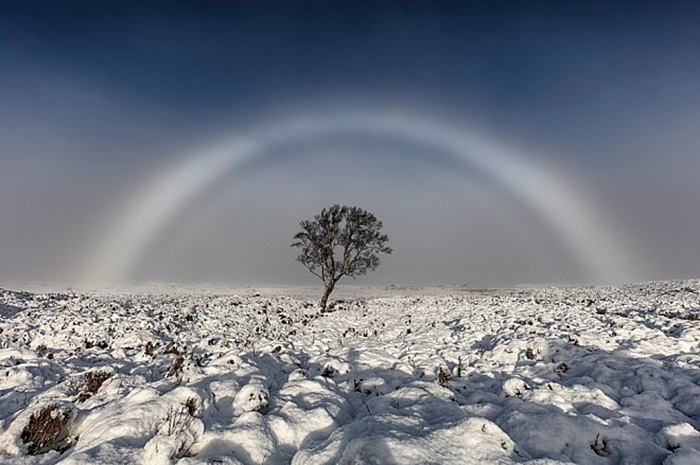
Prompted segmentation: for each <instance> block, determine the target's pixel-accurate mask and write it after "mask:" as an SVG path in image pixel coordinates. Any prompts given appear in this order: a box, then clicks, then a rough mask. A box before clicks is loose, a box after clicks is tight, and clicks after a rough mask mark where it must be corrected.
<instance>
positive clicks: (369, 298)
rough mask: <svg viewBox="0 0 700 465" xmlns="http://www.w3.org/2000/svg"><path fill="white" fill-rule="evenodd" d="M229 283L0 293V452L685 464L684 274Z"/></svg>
mask: <svg viewBox="0 0 700 465" xmlns="http://www.w3.org/2000/svg"><path fill="white" fill-rule="evenodd" d="M236 292H238V295H235V294H230V293H207V292H201V293H172V294H168V293H164V292H148V291H144V290H140V291H139V292H128V291H119V292H108V291H101V292H96V293H90V292H83V293H77V292H72V291H71V292H39V293H30V292H14V291H8V290H0V316H1V317H2V318H0V330H2V331H1V332H0V454H1V455H0V463H12V464H15V463H18V464H22V463H27V464H53V463H62V464H90V463H94V464H102V463H108V464H111V463H114V464H117V463H119V464H121V463H124V464H126V463H143V464H169V463H181V464H187V465H195V464H213V463H219V464H245V465H247V464H262V463H265V464H288V463H293V464H380V463H381V464H392V463H393V464H429V463H431V464H432V463H434V464H514V463H531V464H539V465H543V464H557V463H577V464H666V465H668V464H674V465H678V464H690V463H692V464H698V463H700V432H699V430H700V421H699V415H700V355H698V353H699V351H700V282H698V281H677V282H661V283H647V284H643V285H637V286H626V287H621V288H607V287H591V288H570V289H567V288H565V289H558V288H531V289H514V290H493V291H469V290H465V289H460V288H450V289H440V290H435V289H432V290H425V291H422V290H420V289H410V290H409V292H406V291H402V292H400V291H398V290H397V291H394V290H392V289H382V290H377V292H373V291H372V290H371V289H369V290H368V289H361V290H360V289H358V290H356V291H355V295H352V294H353V292H352V290H350V291H347V290H346V292H345V293H346V294H350V296H349V297H348V298H346V299H344V300H340V301H336V302H335V303H334V304H333V306H332V308H331V309H330V311H328V312H319V311H318V310H317V309H316V308H315V300H313V299H311V298H309V297H307V296H305V295H301V296H299V295H294V293H288V292H286V291H278V290H273V289H268V290H259V291H253V290H250V289H239V290H236ZM392 294H394V295H392ZM97 374H99V376H97ZM91 376H92V377H93V378H94V379H100V380H101V379H102V378H104V381H103V382H101V384H99V383H98V384H99V385H96V387H97V389H95V386H92V387H90V386H89V383H88V378H90V377H91ZM91 390H94V391H95V392H91ZM47 406H55V408H56V409H58V410H61V411H65V412H68V413H69V417H68V420H67V424H66V425H65V427H64V428H63V430H62V431H63V435H64V436H65V438H62V439H63V440H62V441H60V444H59V445H57V446H56V447H55V449H57V450H51V451H49V452H46V453H41V454H38V455H29V454H28V452H29V448H28V447H29V446H28V444H27V443H26V442H25V441H24V440H23V439H22V432H23V431H24V430H25V429H26V428H27V426H28V425H29V424H30V422H31V418H32V415H33V414H38V412H41V410H42V409H44V408H46V407H47ZM58 410H57V411H58Z"/></svg>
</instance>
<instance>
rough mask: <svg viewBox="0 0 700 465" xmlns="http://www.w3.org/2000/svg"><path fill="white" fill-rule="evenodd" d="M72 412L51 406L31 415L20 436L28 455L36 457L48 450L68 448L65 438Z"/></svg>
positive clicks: (54, 405)
mask: <svg viewBox="0 0 700 465" xmlns="http://www.w3.org/2000/svg"><path fill="white" fill-rule="evenodd" d="M72 416H73V411H72V410H71V409H67V408H61V407H59V406H58V405H56V404H51V405H48V406H46V407H44V408H43V409H41V410H39V411H38V412H35V413H32V416H31V417H29V423H27V426H25V427H24V429H23V430H22V433H21V434H20V439H21V440H22V442H23V443H25V444H26V445H27V452H29V454H30V455H38V454H43V453H45V452H48V451H50V450H59V451H64V450H66V449H67V448H68V447H69V444H68V442H67V441H66V437H67V436H68V425H69V424H70V421H71V418H72Z"/></svg>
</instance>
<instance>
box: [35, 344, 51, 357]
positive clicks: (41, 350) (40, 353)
mask: <svg viewBox="0 0 700 465" xmlns="http://www.w3.org/2000/svg"><path fill="white" fill-rule="evenodd" d="M48 350H49V349H48V347H46V344H39V345H38V346H36V354H37V355H38V356H39V357H43V356H45V355H46V352H48Z"/></svg>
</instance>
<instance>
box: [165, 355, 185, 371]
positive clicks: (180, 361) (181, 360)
mask: <svg viewBox="0 0 700 465" xmlns="http://www.w3.org/2000/svg"><path fill="white" fill-rule="evenodd" d="M184 364H185V357H183V356H182V355H178V356H177V357H175V360H173V364H172V365H171V366H170V370H168V376H177V375H180V374H182V368H183V365H184Z"/></svg>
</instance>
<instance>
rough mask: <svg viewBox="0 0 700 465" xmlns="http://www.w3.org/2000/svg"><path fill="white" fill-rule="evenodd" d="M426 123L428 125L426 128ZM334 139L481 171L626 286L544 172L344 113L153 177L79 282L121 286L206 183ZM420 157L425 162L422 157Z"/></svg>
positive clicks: (463, 143) (441, 135)
mask: <svg viewBox="0 0 700 465" xmlns="http://www.w3.org/2000/svg"><path fill="white" fill-rule="evenodd" d="M431 121H432V120H431ZM342 134H364V135H378V136H386V137H395V138H398V139H399V140H405V141H412V142H416V143H420V144H423V145H425V146H427V147H434V148H435V149H436V150H439V151H441V152H443V153H449V154H452V155H453V156H454V157H456V158H457V159H459V160H460V161H462V162H466V163H468V164H469V165H471V166H474V167H475V168H477V169H479V170H481V171H482V172H483V173H485V174H487V175H488V176H489V177H490V178H491V179H492V180H494V181H495V182H496V183H497V184H498V185H499V186H500V188H502V189H504V190H505V191H507V192H509V193H510V194H511V195H513V196H515V197H517V198H519V199H520V200H521V201H522V202H523V203H524V204H525V205H526V206H527V207H528V209H529V210H530V211H531V212H532V213H534V214H536V215H537V217H538V218H539V219H540V221H542V222H543V224H544V225H546V226H547V227H548V228H550V230H551V231H552V232H553V233H554V234H556V235H557V237H559V238H561V240H562V242H563V244H564V246H565V247H566V249H567V251H568V252H569V253H570V254H571V256H572V257H573V258H574V259H575V260H576V262H577V264H578V266H580V267H581V269H582V270H584V271H585V272H586V273H587V275H588V279H589V280H590V281H592V282H619V281H621V280H624V279H629V278H630V276H631V275H632V273H630V270H629V269H627V267H626V264H627V263H628V256H627V254H625V253H624V248H623V247H622V246H621V244H620V243H619V242H618V241H616V240H615V238H614V237H613V235H612V234H611V231H609V230H607V225H606V224H604V222H603V221H601V219H600V215H596V214H594V211H593V210H592V209H591V208H590V206H589V205H588V203H587V202H586V197H585V195H583V193H582V192H581V191H580V190H577V189H576V188H575V187H574V186H573V185H572V183H571V182H570V181H568V180H566V179H565V178H564V177H563V176H562V175H561V174H560V173H558V172H556V171H555V170H553V169H552V168H551V167H545V166H541V165H537V164H536V163H534V161H533V160H531V159H525V158H523V157H522V155H520V154H518V153H516V152H515V151H512V150H508V149H506V148H505V147H501V146H499V145H498V144H495V143H493V142H490V141H488V140H485V139H484V138H482V137H479V136H478V135H477V134H474V133H472V132H470V131H466V130H463V129H461V128H460V129H459V130H457V129H455V128H449V127H448V126H447V125H443V124H440V125H437V124H434V123H432V122H430V121H425V120H423V119H419V118H415V117H411V116H407V115H405V114H394V113H381V112H351V113H347V112H346V113H343V114H331V115H327V114H324V115H321V116H318V117H316V118H310V117H308V116H304V117H301V118H293V119H289V120H287V122H282V123H279V124H276V125H274V126H273V127H272V129H268V130H262V131H257V132H254V133H251V134H246V135H245V136H241V137H234V138H232V139H231V140H229V141H226V142H224V143H221V144H218V145H216V146H215V147H212V148H208V149H205V150H201V151H198V152H196V153H194V154H193V155H191V156H189V157H187V158H186V159H184V160H183V161H182V162H181V163H179V164H177V165H176V166H174V167H172V168H170V169H168V170H166V171H165V172H163V173H161V175H160V176H159V177H158V179H156V180H155V181H153V182H151V183H150V187H148V188H147V189H145V191H144V193H143V194H142V195H140V196H138V198H136V199H133V200H132V202H131V203H129V204H128V205H126V208H125V210H124V211H123V213H121V214H120V215H118V216H117V221H116V223H115V224H113V225H112V226H111V227H110V229H109V233H108V234H106V235H105V237H103V238H101V240H100V241H99V243H98V244H97V252H96V253H95V254H93V260H92V263H90V264H89V265H88V269H87V270H86V271H85V280H88V281H99V282H123V281H128V280H129V278H130V277H131V276H132V274H133V271H134V269H135V268H136V267H137V265H138V264H139V260H140V258H141V257H143V256H144V255H145V253H146V252H147V251H148V249H149V247H150V246H151V245H153V244H154V243H155V241H156V240H157V238H158V236H159V234H161V233H162V232H163V230H164V228H165V226H166V225H167V224H168V223H169V222H170V221H171V220H172V219H173V218H175V217H176V216H177V214H178V212H180V210H181V209H182V208H183V207H185V206H186V205H188V204H189V202H191V201H192V200H193V199H194V198H195V197H197V195H198V194H200V193H201V192H202V191H203V190H204V189H206V188H207V187H208V186H209V185H210V184H211V183H213V182H215V181H217V180H218V179H219V178H220V177H223V176H225V175H226V174H227V173H231V172H232V171H235V170H236V169H237V167H239V166H240V165H241V164H243V163H246V162H250V161H253V160H255V159H256V158H257V157H261V156H263V155H264V154H265V153H266V152H268V151H269V150H271V149H273V148H279V147H283V146H284V144H286V143H298V142H300V141H304V140H309V139H314V138H319V137H328V136H332V135H342ZM426 156H428V155H426Z"/></svg>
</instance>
